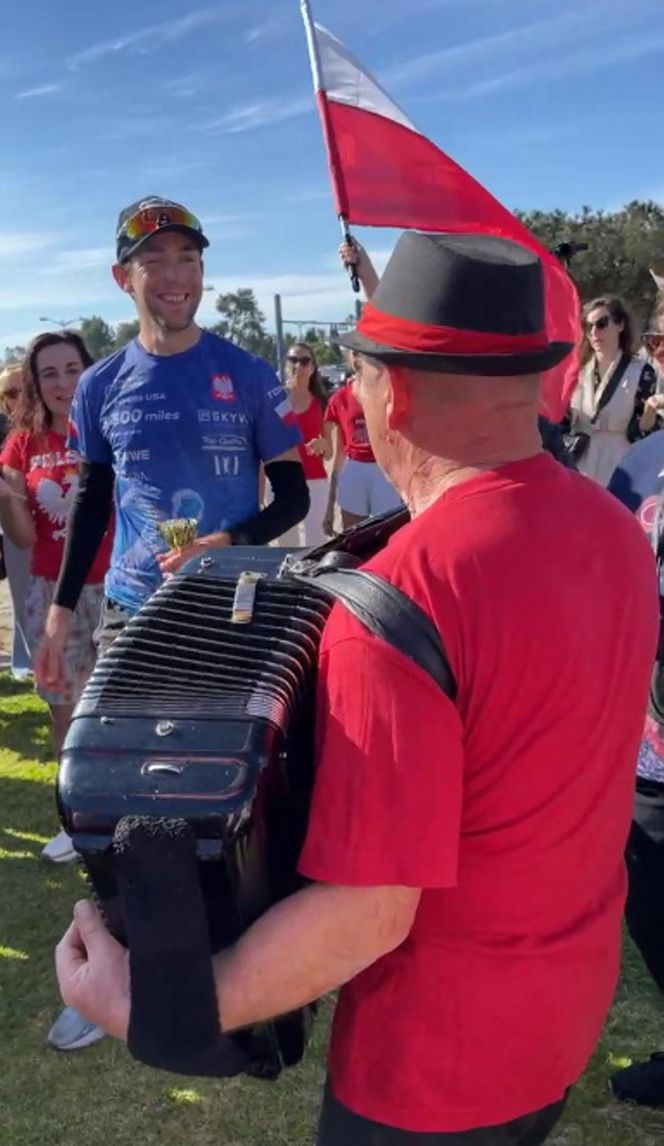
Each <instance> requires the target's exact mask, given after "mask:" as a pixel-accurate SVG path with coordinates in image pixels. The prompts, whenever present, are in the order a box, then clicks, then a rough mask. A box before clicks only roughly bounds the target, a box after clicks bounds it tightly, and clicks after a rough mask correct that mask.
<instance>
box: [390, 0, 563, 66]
mask: <svg viewBox="0 0 664 1146" xmlns="http://www.w3.org/2000/svg"><path fill="white" fill-rule="evenodd" d="M583 22H584V17H583V16H582V15H580V14H578V13H575V12H571V13H567V14H565V15H562V16H555V17H553V18H550V19H546V20H536V21H534V22H533V23H531V24H519V25H517V26H516V27H514V28H510V29H509V31H507V32H499V33H497V34H496V35H491V36H481V37H479V38H478V39H475V40H468V41H466V42H465V43H463V44H455V45H454V46H453V47H451V48H442V49H440V50H438V51H435V52H428V53H426V54H425V55H423V56H417V57H415V58H414V59H411V60H406V61H404V62H403V63H401V64H397V65H395V66H394V67H393V68H391V69H389V70H388V71H386V72H384V73H383V75H382V82H384V83H387V84H392V83H404V84H405V83H409V82H411V81H414V80H418V81H419V80H422V79H425V78H426V77H427V76H430V75H432V74H434V73H439V74H442V75H444V74H445V73H446V72H447V71H449V70H450V69H452V68H455V67H456V68H466V67H468V66H470V65H472V66H474V67H476V66H478V65H479V64H480V63H481V61H482V60H483V59H488V60H495V59H496V58H497V57H498V58H500V53H501V52H506V51H508V50H509V49H524V48H525V47H526V46H528V45H530V44H532V43H533V42H535V41H540V42H542V43H544V44H546V45H547V46H548V49H549V50H552V49H553V48H554V47H555V46H556V45H557V44H558V43H559V42H560V41H561V40H562V41H567V40H569V39H570V38H573V37H574V35H575V34H576V33H578V30H579V28H580V26H581V25H582V24H583Z"/></svg>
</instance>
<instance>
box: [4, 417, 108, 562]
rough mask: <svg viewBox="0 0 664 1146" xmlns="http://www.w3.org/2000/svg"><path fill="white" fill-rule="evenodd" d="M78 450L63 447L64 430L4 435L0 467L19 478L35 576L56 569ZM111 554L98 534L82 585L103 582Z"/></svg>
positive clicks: (74, 488) (75, 480)
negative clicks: (30, 523)
mask: <svg viewBox="0 0 664 1146" xmlns="http://www.w3.org/2000/svg"><path fill="white" fill-rule="evenodd" d="M78 463H79V457H78V454H76V453H74V452H73V451H72V450H68V449H67V443H66V440H65V436H64V434H56V432H55V431H54V430H46V431H45V432H44V433H43V434H31V433H29V432H28V431H27V430H17V431H16V432H15V433H13V434H10V436H9V437H8V438H7V441H6V442H5V443H4V445H3V447H2V452H0V465H3V466H7V467H8V468H9V469H12V470H18V471H19V472H20V473H22V474H23V475H24V477H25V481H26V485H27V490H28V506H29V508H30V512H31V513H32V517H33V520H34V523H35V543H34V546H33V548H32V565H31V569H32V572H33V574H34V575H35V576H36V577H46V578H48V580H49V581H56V580H57V578H58V574H59V572H60V565H61V562H62V554H63V552H64V539H65V534H66V532H67V519H68V517H69V512H70V510H71V507H72V505H73V504H74V499H75V497H76V493H77V490H78ZM110 553H111V531H110V530H109V531H108V532H107V534H106V536H105V537H104V540H103V541H102V543H101V545H100V546H99V551H98V553H97V556H96V558H95V561H94V565H93V566H92V569H91V570H90V574H89V576H88V577H87V582H88V584H92V585H96V584H99V582H100V581H103V580H104V576H105V574H106V570H107V569H108V563H109V559H110Z"/></svg>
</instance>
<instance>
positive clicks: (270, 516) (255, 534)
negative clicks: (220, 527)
mask: <svg viewBox="0 0 664 1146" xmlns="http://www.w3.org/2000/svg"><path fill="white" fill-rule="evenodd" d="M265 476H266V478H267V480H268V481H269V483H270V485H271V486H272V492H273V494H274V501H272V502H270V504H269V505H268V506H266V507H265V509H262V510H261V511H260V512H259V513H256V514H254V516H253V517H250V518H249V520H248V521H243V522H242V524H241V525H238V526H236V527H235V528H234V529H231V530H230V531H229V532H230V535H231V539H232V541H233V545H267V543H268V541H274V539H275V537H280V536H281V534H282V533H285V532H286V530H287V529H292V528H293V526H294V525H298V524H299V522H300V521H303V520H304V518H305V517H306V516H307V514H308V512H309V489H308V487H307V481H306V478H305V476H304V470H303V469H302V465H301V463H300V462H268V463H267V465H266V466H265Z"/></svg>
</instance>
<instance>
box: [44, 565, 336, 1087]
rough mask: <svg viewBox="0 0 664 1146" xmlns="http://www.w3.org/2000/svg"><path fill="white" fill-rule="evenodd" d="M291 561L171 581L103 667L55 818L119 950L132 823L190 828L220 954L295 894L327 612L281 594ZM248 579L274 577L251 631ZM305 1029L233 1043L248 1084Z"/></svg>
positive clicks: (296, 590) (286, 1026)
mask: <svg viewBox="0 0 664 1146" xmlns="http://www.w3.org/2000/svg"><path fill="white" fill-rule="evenodd" d="M284 556H285V554H284V553H283V552H282V551H279V550H274V549H260V550H256V551H252V550H248V549H245V550H242V551H239V550H236V551H233V550H231V551H224V550H221V551H219V553H218V554H215V555H214V556H212V557H211V558H208V559H207V563H206V564H205V566H204V567H203V568H200V571H198V572H195V573H191V574H184V575H181V576H178V577H174V578H172V579H171V580H169V581H166V582H165V583H164V584H163V585H162V586H161V588H160V589H159V590H158V591H157V593H156V594H155V595H154V597H153V598H152V599H151V600H150V602H149V603H148V604H147V605H146V606H145V607H144V608H143V609H142V610H141V611H140V613H139V614H138V615H137V616H136V617H135V618H134V619H133V620H132V621H131V622H130V624H129V625H128V626H127V628H126V629H125V630H124V632H123V633H122V634H121V635H120V636H119V637H118V638H117V640H116V641H115V643H114V644H113V646H112V647H111V649H110V650H109V652H108V653H107V654H106V656H105V657H103V658H102V660H101V661H100V662H99V664H98V666H97V667H96V669H95V670H94V672H93V674H92V676H91V678H90V680H89V682H88V685H87V687H86V689H85V691H84V693H83V696H82V698H81V701H80V703H79V705H78V707H77V709H76V713H75V716H74V720H73V722H72V726H71V729H70V732H69V734H68V736H67V740H66V743H65V748H64V751H63V754H62V760H61V767H60V774H59V781H58V801H59V807H60V812H61V816H62V819H63V823H64V825H65V828H66V830H67V831H68V832H69V833H70V834H71V835H72V837H73V840H74V844H75V847H76V848H77V850H78V851H79V853H80V855H81V857H82V859H83V863H84V865H85V868H86V870H87V874H88V876H89V878H90V881H91V883H92V887H93V890H94V892H95V895H96V897H97V899H98V902H99V904H100V906H101V909H102V911H103V913H104V915H105V917H106V920H107V923H108V925H109V927H110V929H111V930H112V932H113V933H114V934H115V935H116V937H117V938H119V939H121V940H123V941H124V940H125V932H124V922H123V917H122V910H121V903H120V899H119V894H118V886H117V882H116V878H115V865H114V857H113V850H112V840H113V834H114V831H115V828H116V826H117V824H118V823H119V821H120V820H122V819H123V818H124V817H126V816H149V817H154V818H160V817H164V818H169V819H171V820H172V819H173V818H182V819H184V820H186V821H188V823H189V824H190V826H191V827H192V828H193V830H194V833H195V835H196V839H197V854H198V860H199V879H200V884H201V887H202V889H203V894H204V901H205V906H206V911H207V919H208V928H209V935H210V948H211V951H212V952H215V951H218V950H219V949H220V948H222V947H225V946H227V945H229V944H232V943H233V942H234V941H235V940H236V939H237V938H238V937H239V936H240V935H241V934H242V933H243V932H244V931H245V930H246V929H247V927H248V926H249V925H250V924H251V923H252V922H253V921H254V920H255V919H257V918H258V917H259V916H260V915H262V914H263V913H264V912H265V911H266V910H267V909H268V908H269V907H270V906H271V905H272V904H273V903H275V902H276V901H278V900H279V899H281V898H283V897H284V896H285V895H288V894H290V893H291V892H292V891H293V890H294V889H295V887H296V879H295V875H294V873H295V867H296V863H297V856H298V854H299V851H300V848H301V845H302V842H303V838H304V832H305V830H306V818H307V810H308V805H309V800H310V793H311V784H312V760H313V746H312V736H313V727H314V711H313V705H314V683H315V668H316V658H317V650H318V644H319V640H320V635H321V632H322V628H323V626H324V624H325V620H326V617H327V615H328V613H329V611H330V608H331V602H330V600H329V598H328V597H326V596H325V594H324V593H323V592H322V591H320V590H318V589H317V588H316V586H315V584H314V583H312V584H311V587H309V586H303V585H302V584H299V583H297V582H295V581H291V582H289V581H287V580H283V581H279V580H276V574H277V572H278V570H279V567H280V565H281V564H282V561H283V558H284ZM247 569H260V571H261V572H262V573H263V574H265V575H266V578H265V580H262V581H261V582H260V583H259V584H258V586H257V591H256V601H255V609H254V616H253V619H252V622H251V624H250V625H236V624H233V623H232V621H231V614H232V608H233V601H234V595H235V588H236V583H237V579H238V576H239V574H240V573H241V572H243V571H246V570H247ZM296 713H297V720H295V719H294V716H295V714H296ZM167 884H168V879H167V874H165V885H166V886H167ZM308 1025H309V1016H308V1014H307V1013H306V1012H302V1013H301V1014H299V1015H296V1016H290V1017H289V1018H288V1020H285V1021H284V1022H282V1023H280V1022H276V1023H274V1024H268V1025H266V1026H265V1027H264V1028H261V1030H259V1031H255V1032H250V1033H246V1032H243V1034H242V1035H239V1036H235V1037H237V1038H239V1039H240V1040H241V1042H242V1045H243V1048H244V1049H245V1050H247V1051H248V1054H249V1057H250V1059H251V1062H252V1072H253V1073H256V1074H259V1075H262V1076H265V1075H273V1074H276V1073H278V1071H279V1070H280V1068H281V1066H282V1065H288V1064H290V1063H292V1062H294V1061H297V1059H299V1058H300V1057H301V1055H302V1053H303V1051H304V1047H305V1044H306V1031H307V1028H308ZM282 1034H283V1038H282V1037H280V1036H281V1035H282Z"/></svg>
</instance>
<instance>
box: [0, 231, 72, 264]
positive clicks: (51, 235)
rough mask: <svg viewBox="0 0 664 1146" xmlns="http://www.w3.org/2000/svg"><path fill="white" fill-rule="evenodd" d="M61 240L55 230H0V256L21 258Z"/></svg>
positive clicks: (2, 257)
mask: <svg viewBox="0 0 664 1146" xmlns="http://www.w3.org/2000/svg"><path fill="white" fill-rule="evenodd" d="M61 241H62V236H61V234H59V233H58V232H57V231H0V258H1V259H3V260H6V259H15V258H23V256H24V255H29V254H33V253H36V252H39V251H44V250H46V249H48V248H50V247H53V246H54V245H55V244H57V243H60V242H61Z"/></svg>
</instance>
